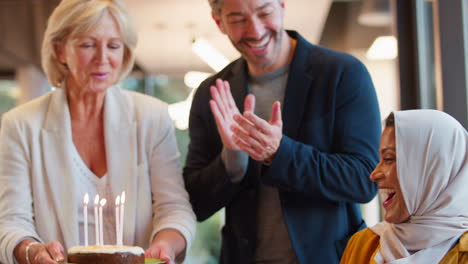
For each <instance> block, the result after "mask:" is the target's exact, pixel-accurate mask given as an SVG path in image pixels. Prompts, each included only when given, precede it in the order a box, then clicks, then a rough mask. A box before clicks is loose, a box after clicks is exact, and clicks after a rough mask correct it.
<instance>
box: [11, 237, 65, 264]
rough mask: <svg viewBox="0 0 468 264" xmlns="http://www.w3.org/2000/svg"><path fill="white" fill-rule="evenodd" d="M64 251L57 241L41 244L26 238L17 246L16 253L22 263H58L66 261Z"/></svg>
mask: <svg viewBox="0 0 468 264" xmlns="http://www.w3.org/2000/svg"><path fill="white" fill-rule="evenodd" d="M63 252H64V249H63V246H62V245H61V244H60V243H59V242H57V241H54V242H49V243H47V244H40V243H37V242H36V241H35V240H32V239H26V240H23V241H21V243H20V244H19V245H18V246H17V247H16V249H15V252H14V255H15V257H16V259H17V260H18V261H19V262H20V263H27V264H56V263H63V262H64V261H65V257H64V253H63Z"/></svg>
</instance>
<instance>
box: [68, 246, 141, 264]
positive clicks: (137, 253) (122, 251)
mask: <svg viewBox="0 0 468 264" xmlns="http://www.w3.org/2000/svg"><path fill="white" fill-rule="evenodd" d="M144 254H145V252H144V251H143V249H142V248H140V247H130V246H115V245H104V246H87V247H85V246H77V247H72V248H70V249H68V262H70V263H76V264H88V263H93V264H143V263H145V255H144Z"/></svg>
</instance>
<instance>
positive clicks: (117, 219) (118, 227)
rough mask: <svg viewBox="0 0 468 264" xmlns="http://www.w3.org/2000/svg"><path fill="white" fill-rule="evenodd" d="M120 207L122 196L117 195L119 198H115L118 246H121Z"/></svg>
mask: <svg viewBox="0 0 468 264" xmlns="http://www.w3.org/2000/svg"><path fill="white" fill-rule="evenodd" d="M119 207H120V195H117V198H115V239H116V243H115V244H116V245H121V244H120V235H119V234H120V226H119V218H120V213H119Z"/></svg>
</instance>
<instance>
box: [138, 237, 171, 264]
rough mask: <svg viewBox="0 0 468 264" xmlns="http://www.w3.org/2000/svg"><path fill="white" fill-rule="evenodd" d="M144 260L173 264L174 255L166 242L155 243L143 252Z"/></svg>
mask: <svg viewBox="0 0 468 264" xmlns="http://www.w3.org/2000/svg"><path fill="white" fill-rule="evenodd" d="M145 258H157V259H161V260H164V261H166V264H175V262H174V259H175V253H174V250H173V249H172V247H171V245H169V243H167V242H166V241H161V240H159V241H155V242H154V243H153V244H151V247H150V248H148V249H147V250H146V251H145Z"/></svg>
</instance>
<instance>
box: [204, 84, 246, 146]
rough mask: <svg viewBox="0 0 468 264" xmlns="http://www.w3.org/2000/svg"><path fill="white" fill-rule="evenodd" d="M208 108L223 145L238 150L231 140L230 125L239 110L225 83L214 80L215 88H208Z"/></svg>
mask: <svg viewBox="0 0 468 264" xmlns="http://www.w3.org/2000/svg"><path fill="white" fill-rule="evenodd" d="M210 92H211V97H212V100H210V108H211V112H212V113H213V116H214V118H215V121H216V127H217V128H218V133H219V135H220V137H221V141H222V142H223V145H224V147H225V148H227V149H231V150H238V149H239V147H238V146H237V145H236V143H235V142H234V140H233V138H232V130H231V125H232V124H234V119H233V117H234V115H235V114H240V113H239V109H238V108H237V106H236V103H235V102H234V99H233V98H232V94H231V89H230V87H229V83H228V82H227V81H223V80H221V79H217V80H216V86H211V87H210Z"/></svg>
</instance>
